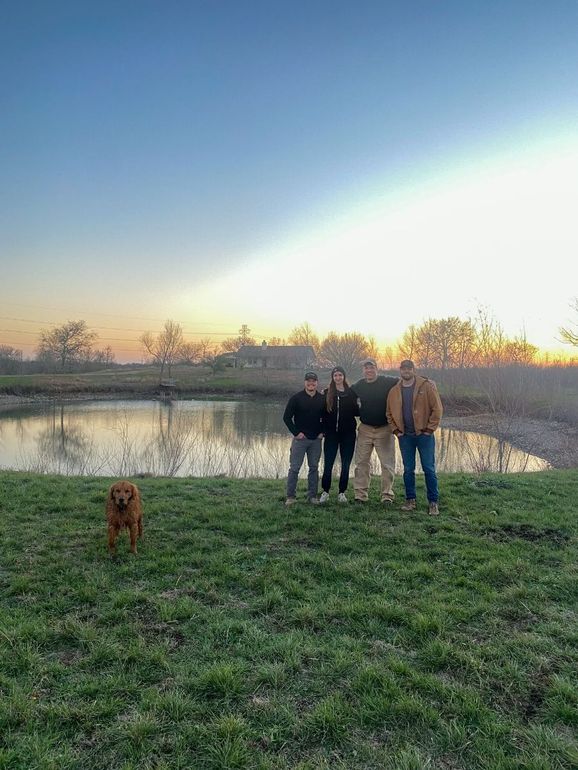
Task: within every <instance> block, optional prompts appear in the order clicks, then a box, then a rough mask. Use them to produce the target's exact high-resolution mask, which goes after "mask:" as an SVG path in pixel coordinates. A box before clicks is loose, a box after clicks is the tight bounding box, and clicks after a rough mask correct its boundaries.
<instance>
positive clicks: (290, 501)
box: [285, 497, 297, 506]
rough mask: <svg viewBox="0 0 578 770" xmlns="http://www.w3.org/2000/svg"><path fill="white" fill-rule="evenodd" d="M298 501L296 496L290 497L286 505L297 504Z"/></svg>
mask: <svg viewBox="0 0 578 770" xmlns="http://www.w3.org/2000/svg"><path fill="white" fill-rule="evenodd" d="M296 502H297V500H296V499H295V498H294V497H288V498H287V500H285V505H286V506H289V505H295V503H296Z"/></svg>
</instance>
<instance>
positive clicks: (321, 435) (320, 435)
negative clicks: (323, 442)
mask: <svg viewBox="0 0 578 770" xmlns="http://www.w3.org/2000/svg"><path fill="white" fill-rule="evenodd" d="M324 435H325V433H320V434H319V435H318V436H317V438H323V436H324Z"/></svg>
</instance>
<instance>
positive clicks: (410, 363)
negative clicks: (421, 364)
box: [399, 358, 415, 369]
mask: <svg viewBox="0 0 578 770" xmlns="http://www.w3.org/2000/svg"><path fill="white" fill-rule="evenodd" d="M399 368H400V369H415V366H414V365H413V361H410V360H409V358H406V359H405V360H404V361H402V362H401V364H400V365H399Z"/></svg>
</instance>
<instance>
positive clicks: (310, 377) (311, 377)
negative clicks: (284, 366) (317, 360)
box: [305, 372, 319, 380]
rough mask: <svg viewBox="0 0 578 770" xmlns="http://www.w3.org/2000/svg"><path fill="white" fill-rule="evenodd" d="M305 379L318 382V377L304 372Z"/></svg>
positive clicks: (313, 373) (312, 373)
mask: <svg viewBox="0 0 578 770" xmlns="http://www.w3.org/2000/svg"><path fill="white" fill-rule="evenodd" d="M305 379H306V380H318V379H319V377H318V376H317V375H316V374H315V372H305Z"/></svg>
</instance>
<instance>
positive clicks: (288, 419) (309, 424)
mask: <svg viewBox="0 0 578 770" xmlns="http://www.w3.org/2000/svg"><path fill="white" fill-rule="evenodd" d="M324 411H325V396H322V395H321V393H318V392H317V393H315V395H314V396H309V395H308V394H307V393H306V392H305V388H304V389H303V390H300V391H299V393H295V394H294V395H293V396H291V398H290V399H289V401H288V402H287V406H286V407H285V413H284V414H283V422H284V423H285V425H286V426H287V427H288V428H289V430H290V431H291V433H292V434H293V435H294V436H296V435H297V434H298V433H304V434H305V436H306V437H307V438H317V436H318V435H319V434H320V433H322V432H323V426H322V425H321V418H322V416H323V412H324Z"/></svg>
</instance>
